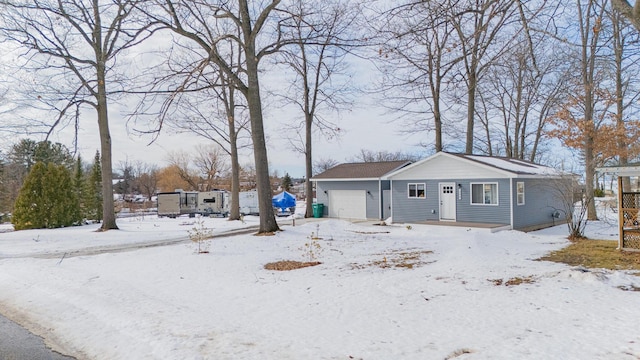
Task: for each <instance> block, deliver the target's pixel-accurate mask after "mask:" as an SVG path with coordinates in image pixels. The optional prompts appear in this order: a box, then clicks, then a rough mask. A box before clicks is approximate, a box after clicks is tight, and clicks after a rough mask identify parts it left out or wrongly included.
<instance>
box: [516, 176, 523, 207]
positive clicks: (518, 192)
mask: <svg viewBox="0 0 640 360" xmlns="http://www.w3.org/2000/svg"><path fill="white" fill-rule="evenodd" d="M516 198H517V200H518V205H524V182H523V181H518V182H517V183H516Z"/></svg>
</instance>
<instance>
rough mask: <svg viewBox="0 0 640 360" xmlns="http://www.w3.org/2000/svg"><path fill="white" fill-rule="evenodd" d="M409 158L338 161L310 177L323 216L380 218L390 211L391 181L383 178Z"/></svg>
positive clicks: (385, 216)
mask: <svg viewBox="0 0 640 360" xmlns="http://www.w3.org/2000/svg"><path fill="white" fill-rule="evenodd" d="M409 164H410V162H408V161H383V162H369V163H348V164H340V165H337V166H335V167H333V168H331V169H328V170H326V171H325V172H323V173H321V174H318V175H316V176H314V177H313V178H311V181H313V182H314V183H315V188H316V191H315V201H316V202H318V203H320V204H323V205H324V207H323V208H324V214H323V216H329V217H331V218H338V219H347V220H374V219H375V220H379V219H386V218H387V217H388V216H390V214H391V202H390V197H389V194H390V191H389V190H390V189H391V187H390V181H389V180H384V179H383V178H382V177H383V176H384V175H386V174H388V173H390V172H392V171H395V170H398V169H400V168H402V167H404V166H407V165H409Z"/></svg>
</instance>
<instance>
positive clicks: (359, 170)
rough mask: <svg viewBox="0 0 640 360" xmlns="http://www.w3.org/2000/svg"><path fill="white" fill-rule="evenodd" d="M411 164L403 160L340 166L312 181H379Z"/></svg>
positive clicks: (315, 177)
mask: <svg viewBox="0 0 640 360" xmlns="http://www.w3.org/2000/svg"><path fill="white" fill-rule="evenodd" d="M410 163H411V162H409V161H406V160H401V161H380V162H363V163H346V164H339V165H336V166H334V167H332V168H331V169H328V170H326V171H324V172H322V173H320V174H318V175H316V176H314V177H313V178H312V179H311V180H312V181H323V180H324V181H327V180H362V179H379V178H382V177H383V176H385V175H386V174H388V173H390V172H393V171H395V170H398V169H400V168H402V167H404V166H407V165H409V164H410Z"/></svg>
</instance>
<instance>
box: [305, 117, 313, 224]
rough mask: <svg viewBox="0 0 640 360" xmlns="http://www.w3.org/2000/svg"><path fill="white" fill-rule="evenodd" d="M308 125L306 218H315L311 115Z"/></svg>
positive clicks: (307, 120) (306, 146) (306, 145)
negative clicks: (312, 180)
mask: <svg viewBox="0 0 640 360" xmlns="http://www.w3.org/2000/svg"><path fill="white" fill-rule="evenodd" d="M305 117H306V123H305V133H306V140H305V141H306V144H305V152H304V161H305V171H306V177H307V182H306V183H305V185H304V186H305V191H306V194H307V208H306V209H305V213H304V217H306V218H310V217H313V184H312V183H311V177H312V176H313V163H312V157H311V149H312V147H311V141H312V139H311V127H312V126H313V117H312V116H310V115H309V114H307V115H305Z"/></svg>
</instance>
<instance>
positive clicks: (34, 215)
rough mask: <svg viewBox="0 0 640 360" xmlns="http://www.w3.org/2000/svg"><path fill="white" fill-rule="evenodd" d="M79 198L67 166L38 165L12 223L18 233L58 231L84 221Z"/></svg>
mask: <svg viewBox="0 0 640 360" xmlns="http://www.w3.org/2000/svg"><path fill="white" fill-rule="evenodd" d="M80 220H81V219H80V211H79V202H78V195H77V193H76V191H75V189H74V187H73V182H72V181H71V175H70V173H69V170H68V169H67V168H66V167H65V166H63V165H54V164H52V163H49V164H47V165H45V164H44V163H42V162H38V163H36V164H35V165H34V166H33V167H32V168H31V171H30V172H29V174H28V175H27V177H26V179H25V182H24V184H23V185H22V188H21V189H20V192H19V193H18V198H17V199H16V202H15V209H14V212H13V216H12V218H11V222H12V223H13V226H14V228H15V229H16V230H24V229H44V228H58V227H65V226H71V225H76V224H78V223H79V222H80Z"/></svg>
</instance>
